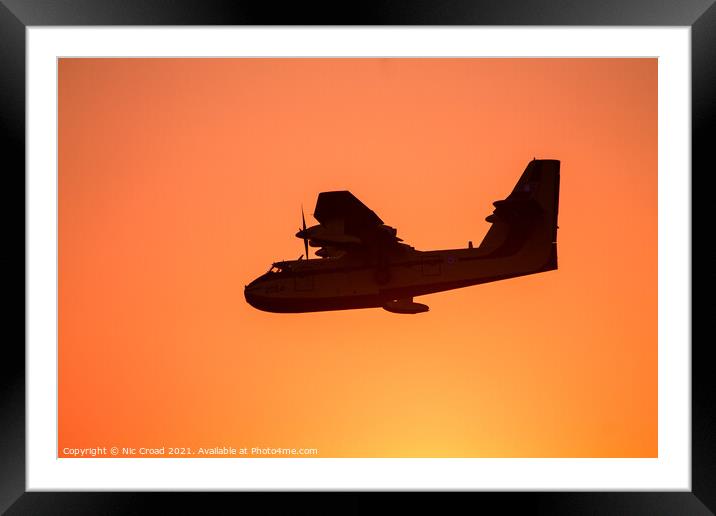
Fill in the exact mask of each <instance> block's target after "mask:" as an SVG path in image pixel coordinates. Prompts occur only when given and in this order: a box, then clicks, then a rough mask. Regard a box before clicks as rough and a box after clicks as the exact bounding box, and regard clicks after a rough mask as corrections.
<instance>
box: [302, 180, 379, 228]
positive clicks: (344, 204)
mask: <svg viewBox="0 0 716 516" xmlns="http://www.w3.org/2000/svg"><path fill="white" fill-rule="evenodd" d="M313 216H314V217H315V218H316V220H317V221H318V222H320V223H321V224H323V225H326V226H328V225H330V224H331V222H333V221H335V220H342V221H343V222H344V225H345V228H346V233H351V234H356V233H358V232H361V230H367V229H371V228H374V227H376V226H380V225H382V224H383V221H382V220H380V217H378V215H376V214H375V212H374V211H373V210H371V209H370V208H368V206H366V205H365V204H363V203H362V202H360V201H359V200H358V198H357V197H356V196H355V195H353V194H352V193H350V192H349V191H347V190H343V191H339V192H321V193H320V194H318V201H317V202H316V209H315V210H314V212H313Z"/></svg>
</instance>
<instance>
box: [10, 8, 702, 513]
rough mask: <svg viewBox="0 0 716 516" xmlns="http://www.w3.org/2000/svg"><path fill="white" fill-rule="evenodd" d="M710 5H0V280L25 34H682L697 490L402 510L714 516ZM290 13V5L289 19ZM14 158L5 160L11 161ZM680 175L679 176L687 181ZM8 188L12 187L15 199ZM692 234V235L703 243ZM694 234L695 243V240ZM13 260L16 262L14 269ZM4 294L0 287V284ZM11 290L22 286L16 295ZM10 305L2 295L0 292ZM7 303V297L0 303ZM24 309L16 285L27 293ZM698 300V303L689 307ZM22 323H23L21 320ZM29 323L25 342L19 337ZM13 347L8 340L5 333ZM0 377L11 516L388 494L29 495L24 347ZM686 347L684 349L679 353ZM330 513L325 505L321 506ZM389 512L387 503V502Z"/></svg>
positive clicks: (434, 500) (16, 308)
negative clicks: (606, 29) (403, 30)
mask: <svg viewBox="0 0 716 516" xmlns="http://www.w3.org/2000/svg"><path fill="white" fill-rule="evenodd" d="M714 1H715V0H664V1H661V2H649V1H648V0H605V1H601V2H588V1H569V0H558V1H554V0H509V1H502V2H495V1H489V0H478V1H469V0H455V1H444V2H437V1H435V2H428V1H411V2H397V1H394V2H376V3H359V2H355V3H350V4H345V3H335V4H333V5H341V8H340V10H338V9H335V7H333V8H332V9H335V10H331V8H329V9H325V8H324V7H323V6H322V7H320V8H319V7H312V6H310V5H306V4H305V3H295V4H289V6H287V7H283V6H282V7H281V8H280V9H278V8H276V7H275V6H273V5H272V4H271V3H268V2H264V3H260V2H241V1H240V0H237V1H233V2H232V1H228V0H212V1H198V0H174V1H172V2H166V1H163V0H145V1H140V0H131V1H128V0H125V1H122V2H116V1H114V2H113V1H111V0H0V120H1V121H2V125H1V127H2V137H3V140H4V143H5V144H9V145H6V146H3V147H5V150H4V151H3V154H4V158H5V159H4V160H2V163H3V169H2V170H3V172H4V182H3V185H4V187H5V188H6V191H5V195H4V198H5V199H6V202H5V203H3V207H4V209H5V210H6V211H7V213H6V215H5V221H13V224H6V225H5V227H6V228H7V229H6V231H7V233H6V234H8V235H9V236H10V237H11V238H10V239H6V241H7V242H9V243H10V242H11V244H10V245H8V246H7V247H6V249H7V250H9V249H11V248H12V247H11V245H12V244H15V245H16V246H17V247H18V248H21V249H22V250H23V251H22V253H15V254H14V255H12V257H11V255H10V254H9V253H8V252H7V251H6V252H5V253H3V262H2V263H3V264H4V266H5V277H6V279H7V278H14V277H18V276H19V275H18V274H17V273H16V272H15V271H18V270H23V271H25V260H26V258H27V256H26V253H25V249H26V247H25V224H24V219H23V224H22V227H21V229H20V224H19V223H14V222H15V220H16V219H17V217H18V215H17V213H18V212H17V211H15V209H14V207H11V206H10V203H7V200H9V199H14V198H21V199H22V204H23V210H22V213H23V217H24V213H25V211H24V203H25V181H24V178H25V173H24V172H25V56H26V53H25V30H26V28H27V27H28V26H63V25H68V26H83V25H99V26H107V25H147V26H148V25H571V26H592V25H610V26H689V27H691V45H692V46H691V52H692V55H691V65H692V68H691V73H692V175H691V181H692V239H691V242H692V249H691V253H692V254H691V256H692V270H691V273H692V277H693V276H694V274H696V275H697V276H696V277H697V278H698V281H697V282H692V285H691V291H692V303H691V304H692V306H691V313H692V335H693V336H692V342H691V345H692V490H691V491H690V492H659V491H652V492H569V493H557V492H525V493H514V492H501V493H482V492H480V493H457V494H453V496H450V497H449V499H448V498H446V497H445V496H434V495H433V496H427V494H426V493H415V494H414V496H411V497H409V498H408V497H406V496H404V495H400V496H399V497H398V498H397V499H398V500H399V503H400V504H401V505H403V509H412V508H422V509H426V508H427V509H433V510H437V509H438V505H435V504H439V507H440V509H441V511H442V510H444V504H446V503H448V504H460V505H462V504H468V505H467V507H473V508H475V509H478V508H479V509H484V508H485V507H486V506H492V507H498V508H499V510H500V513H504V512H510V511H512V510H515V509H517V510H520V511H522V512H527V513H537V514H554V515H557V514H631V515H636V514H650V515H659V514H664V515H676V514H694V515H700V514H713V513H714V512H715V511H716V447H715V446H714V440H715V439H714V436H715V435H716V410H715V406H714V401H713V397H712V395H711V394H712V393H713V392H715V391H716V388H715V385H714V375H713V374H712V372H711V369H712V368H713V366H712V362H710V361H709V360H707V358H706V357H707V356H708V347H709V346H710V344H709V343H710V342H711V341H712V339H708V338H697V337H696V336H697V335H698V331H697V330H699V329H700V328H701V327H702V326H704V325H705V324H706V322H707V321H708V317H709V316H710V315H713V313H714V303H713V302H709V301H703V300H704V299H708V298H707V297H706V296H699V294H701V293H703V294H707V293H708V292H709V290H711V289H713V286H714V276H715V275H714V274H713V273H712V272H710V271H709V270H706V269H705V266H706V256H708V255H707V254H706V253H705V252H703V251H702V250H700V249H699V246H704V245H705V244H702V243H701V242H705V240H706V239H705V238H703V236H702V235H710V234H712V231H709V228H708V224H709V223H710V221H711V219H712V215H711V214H710V212H706V211H705V210H704V211H703V212H702V213H699V212H697V211H696V210H695V209H694V207H695V206H697V205H698V206H701V207H702V210H703V207H704V206H706V204H705V202H702V201H701V200H699V201H698V202H696V201H697V198H698V197H700V196H706V195H710V194H709V192H711V191H713V189H712V188H711V186H712V184H713V179H712V178H713V176H714V175H715V174H714V171H713V170H711V169H713V165H712V164H711V163H710V159H709V158H710V156H709V155H708V152H709V150H710V148H711V147H713V141H714V140H713V137H712V136H711V135H712V134H713V131H712V130H713V129H714V112H715V111H716V6H715V5H714ZM291 5H293V6H292V7H291ZM8 158H10V159H8ZM684 173H688V171H684ZM10 185H11V187H10ZM700 230H701V231H700ZM694 235H697V236H699V237H700V238H693V236H694ZM18 255H19V257H18ZM6 283H7V282H6ZM18 289H19V287H18ZM5 291H6V292H8V291H9V289H6V290H5ZM6 297H7V298H9V296H6ZM11 299H12V303H11V304H10V305H9V306H11V308H9V309H6V311H5V312H6V313H7V314H8V315H9V317H8V319H7V320H8V322H11V323H12V324H13V325H19V324H20V322H19V321H21V320H23V321H25V304H24V302H23V303H22V304H21V303H20V302H16V301H15V300H14V298H11ZM22 299H23V301H24V300H25V286H23V289H22ZM697 299H700V300H702V301H699V302H697ZM21 312H22V313H21ZM25 329H26V327H25V323H23V328H22V334H23V335H25ZM8 334H9V333H8ZM4 340H5V341H4V343H3V355H2V357H3V359H2V361H0V363H1V364H2V372H3V374H2V375H1V378H0V386H1V390H0V410H1V411H2V424H0V512H3V511H7V514H13V515H14V514H126V513H132V514H134V513H141V512H144V510H145V509H146V507H147V506H148V505H147V504H149V503H152V504H155V503H159V504H161V505H162V512H163V513H172V514H173V513H177V514H179V513H194V512H198V513H211V514H217V513H223V512H229V513H232V514H233V513H236V512H238V510H239V508H242V507H246V506H247V505H245V504H246V503H247V502H257V503H259V504H260V505H259V507H260V512H262V513H274V512H290V513H296V512H310V513H316V512H331V513H357V512H363V511H371V512H372V511H373V510H377V509H380V508H382V507H383V506H384V504H385V503H386V501H387V500H386V496H385V494H384V493H356V492H352V493H337V494H334V495H333V496H331V497H328V498H326V497H324V496H323V495H322V494H319V493H148V492H142V493H130V492H112V493H106V492H102V493H97V492H95V493H82V492H64V493H61V492H42V493H39V492H26V488H25V452H26V448H25V430H26V428H25V346H24V338H23V339H22V341H21V339H20V338H19V337H12V338H10V337H6V339H4ZM688 344H689V343H688V342H684V343H683V345H685V346H687V345H688ZM327 500H330V502H328V501H327ZM391 502H392V500H391Z"/></svg>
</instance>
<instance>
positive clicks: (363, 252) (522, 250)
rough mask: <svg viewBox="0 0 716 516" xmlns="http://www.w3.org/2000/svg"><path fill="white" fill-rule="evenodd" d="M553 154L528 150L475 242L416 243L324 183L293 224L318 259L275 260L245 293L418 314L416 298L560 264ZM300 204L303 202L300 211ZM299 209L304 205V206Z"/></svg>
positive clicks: (272, 308)
mask: <svg viewBox="0 0 716 516" xmlns="http://www.w3.org/2000/svg"><path fill="white" fill-rule="evenodd" d="M559 165H560V162H559V161H558V160H551V159H549V160H545V159H541V160H537V159H533V160H532V161H531V162H530V163H529V164H528V165H527V168H526V169H525V171H524V172H523V173H522V176H521V177H520V179H519V181H517V184H516V185H515V187H514V189H513V190H512V193H510V195H508V196H507V198H506V199H504V200H501V201H496V202H494V203H493V205H494V207H495V208H494V211H493V213H492V214H491V215H490V216H488V217H487V218H486V219H485V220H487V221H488V222H490V223H492V226H491V227H490V229H489V230H488V231H487V234H486V235H485V237H484V239H483V240H482V242H481V243H480V245H479V246H477V247H473V245H472V242H469V243H468V246H467V248H462V249H444V250H435V251H418V250H416V249H415V248H413V247H411V246H409V245H407V244H405V243H403V242H402V239H400V238H398V237H397V231H396V230H395V228H392V227H390V226H388V225H386V224H384V223H383V221H382V220H381V219H380V218H379V217H378V216H377V215H376V214H375V212H373V211H372V210H370V209H369V208H368V207H367V206H365V205H364V204H363V203H362V202H361V201H359V200H358V199H357V198H356V197H355V196H354V195H353V194H351V193H350V192H348V191H336V192H322V193H320V194H319V195H318V201H317V203H316V208H315V210H314V214H313V215H314V217H315V218H316V220H317V221H318V222H319V224H318V225H315V226H311V227H306V219H305V217H303V227H302V228H301V229H300V230H299V231H298V233H296V236H297V237H298V238H301V239H303V242H304V247H305V252H306V254H305V256H306V257H307V256H308V246H309V245H311V246H312V247H320V249H319V250H318V251H317V252H316V255H317V256H319V257H320V258H319V259H303V255H302V256H301V257H300V258H299V259H298V260H291V261H282V262H276V263H274V264H272V266H271V269H269V271H268V272H267V273H265V274H263V275H261V276H259V277H258V278H256V279H255V280H254V281H252V282H251V283H249V284H248V285H246V287H245V289H244V296H245V297H246V301H247V302H248V303H249V304H250V305H251V306H253V307H254V308H257V309H259V310H264V311H267V312H280V313H296V312H318V311H325V310H349V309H355V308H383V309H385V310H387V311H389V312H394V313H401V314H416V313H420V312H426V311H428V306H427V305H424V304H422V303H416V302H414V301H413V297H415V296H422V295H426V294H432V293H435V292H442V291H444V290H451V289H455V288H462V287H468V286H471V285H478V284H481V283H488V282H491V281H499V280H504V279H508V278H514V277H517V276H525V275H528V274H536V273H539V272H546V271H551V270H555V269H557V213H558V207H559ZM302 211H303V210H302ZM302 216H303V213H302Z"/></svg>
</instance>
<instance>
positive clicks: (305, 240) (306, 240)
mask: <svg viewBox="0 0 716 516" xmlns="http://www.w3.org/2000/svg"><path fill="white" fill-rule="evenodd" d="M301 221H302V222H303V231H306V216H305V215H304V214H303V204H302V205H301ZM304 235H305V233H304ZM303 247H304V249H305V250H306V260H308V238H306V237H305V236H304V237H303Z"/></svg>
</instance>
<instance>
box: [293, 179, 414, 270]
mask: <svg viewBox="0 0 716 516" xmlns="http://www.w3.org/2000/svg"><path fill="white" fill-rule="evenodd" d="M313 216H314V217H315V219H316V220H317V221H318V222H320V226H314V227H313V228H309V229H308V230H307V231H306V232H305V233H303V232H299V234H297V235H296V236H301V237H303V236H304V235H305V236H306V237H308V238H309V239H310V241H311V245H312V246H315V247H322V248H323V254H321V253H320V252H319V253H317V254H318V255H319V256H322V255H325V256H330V255H335V254H336V253H335V252H334V250H339V249H340V250H349V249H356V248H360V247H371V248H374V247H381V248H384V249H390V248H392V247H395V246H401V245H404V244H399V242H401V240H402V239H400V238H398V236H397V231H396V229H395V228H392V227H390V226H388V225H386V224H384V223H383V221H382V220H381V218H380V217H379V216H378V215H376V213H375V212H374V211H373V210H371V209H370V208H368V207H367V206H366V205H365V204H363V203H362V202H361V201H360V200H359V199H358V198H357V197H356V196H355V195H353V194H352V193H350V192H349V191H347V190H343V191H335V192H321V193H320V194H318V201H317V202H316V208H315V210H314V212H313Z"/></svg>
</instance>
